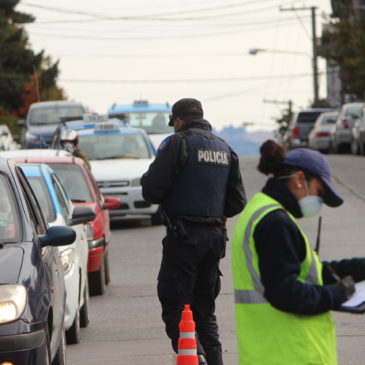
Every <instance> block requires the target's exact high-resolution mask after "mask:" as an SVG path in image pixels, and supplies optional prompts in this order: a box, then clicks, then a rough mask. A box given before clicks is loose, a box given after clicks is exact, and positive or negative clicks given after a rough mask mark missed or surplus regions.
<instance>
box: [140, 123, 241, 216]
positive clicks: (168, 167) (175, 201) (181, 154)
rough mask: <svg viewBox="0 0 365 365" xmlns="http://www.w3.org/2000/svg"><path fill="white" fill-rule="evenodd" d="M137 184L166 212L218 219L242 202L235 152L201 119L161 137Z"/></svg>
mask: <svg viewBox="0 0 365 365" xmlns="http://www.w3.org/2000/svg"><path fill="white" fill-rule="evenodd" d="M141 184H142V194H143V197H144V199H145V200H147V201H148V202H150V203H154V204H161V206H162V208H163V209H164V210H165V212H166V213H167V214H168V216H169V217H179V218H183V219H187V220H193V221H206V220H207V218H220V219H221V218H222V217H223V216H226V217H232V216H234V215H236V214H238V213H240V212H241V211H242V209H243V208H244V206H245V204H246V197H245V191H244V187H243V183H242V178H241V173H240V170H239V161H238V157H237V155H236V154H235V152H234V151H233V150H232V149H231V148H230V147H229V146H228V144H227V143H226V142H224V141H223V140H222V139H221V138H219V137H217V136H215V135H214V134H213V133H212V132H211V125H210V124H209V122H208V121H206V120H204V119H202V120H195V121H191V122H189V123H187V124H186V125H185V126H184V128H183V129H182V130H180V131H179V132H177V133H175V134H174V135H171V136H169V137H168V138H166V139H165V140H164V141H163V142H162V144H161V145H160V147H159V149H158V151H157V156H156V159H155V160H154V162H153V163H152V164H151V165H150V167H149V169H148V171H147V172H146V173H145V174H144V175H143V176H142V179H141Z"/></svg>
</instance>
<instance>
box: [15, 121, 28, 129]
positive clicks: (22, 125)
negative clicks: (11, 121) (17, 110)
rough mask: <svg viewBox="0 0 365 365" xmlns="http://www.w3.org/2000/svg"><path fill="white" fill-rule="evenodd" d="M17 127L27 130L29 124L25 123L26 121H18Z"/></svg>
mask: <svg viewBox="0 0 365 365" xmlns="http://www.w3.org/2000/svg"><path fill="white" fill-rule="evenodd" d="M15 125H16V126H17V127H19V128H26V127H27V124H26V123H25V121H24V120H18V121H17V122H16V124H15Z"/></svg>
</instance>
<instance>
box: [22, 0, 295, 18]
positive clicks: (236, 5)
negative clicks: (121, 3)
mask: <svg viewBox="0 0 365 365" xmlns="http://www.w3.org/2000/svg"><path fill="white" fill-rule="evenodd" d="M264 1H265V0H264ZM266 1H273V0H266ZM274 1H276V0H274ZM298 1H300V0H295V1H294V2H298ZM252 3H255V4H257V1H249V2H246V3H241V4H229V5H225V6H221V7H220V8H221V9H224V8H226V9H228V8H230V7H231V8H232V7H238V6H243V5H248V4H252ZM24 5H25V4H24ZM27 5H29V4H27ZM32 6H34V4H33V5H32ZM37 7H40V8H43V9H48V10H51V9H53V10H55V11H56V9H58V10H60V12H62V13H67V14H75V15H80V14H82V15H89V16H92V17H93V19H65V20H50V21H43V22H37V23H38V24H49V23H52V24H57V23H78V24H80V23H90V22H93V23H95V22H96V21H105V20H107V21H115V20H124V21H152V22H156V21H158V22H161V21H165V22H176V21H183V22H185V21H207V20H210V19H217V18H219V19H221V18H222V17H224V18H226V17H230V16H237V15H240V14H239V13H238V12H237V11H236V12H234V13H228V14H216V15H204V16H201V17H179V18H176V17H175V18H174V17H167V18H166V17H165V16H166V15H170V16H171V15H181V14H184V13H189V12H201V11H207V8H206V9H197V10H190V11H180V12H176V13H163V14H152V15H142V16H133V15H128V16H100V15H98V16H97V14H94V13H90V14H89V13H86V12H82V11H70V10H62V9H59V8H52V7H48V6H41V5H40V6H37ZM274 8H277V5H272V6H267V7H263V8H256V9H251V10H246V11H245V14H253V13H257V12H263V11H265V10H269V9H274ZM216 9H217V8H210V10H211V11H212V10H216ZM95 17H96V18H95Z"/></svg>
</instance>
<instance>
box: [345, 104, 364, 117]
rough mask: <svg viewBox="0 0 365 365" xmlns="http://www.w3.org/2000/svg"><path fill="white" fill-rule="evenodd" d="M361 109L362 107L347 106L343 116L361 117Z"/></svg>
mask: <svg viewBox="0 0 365 365" xmlns="http://www.w3.org/2000/svg"><path fill="white" fill-rule="evenodd" d="M361 109H362V105H354V106H349V107H348V108H346V110H345V115H346V116H356V117H360V115H361Z"/></svg>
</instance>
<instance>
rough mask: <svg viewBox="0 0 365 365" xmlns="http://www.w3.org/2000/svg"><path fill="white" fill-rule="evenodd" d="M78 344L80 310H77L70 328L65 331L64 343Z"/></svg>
mask: <svg viewBox="0 0 365 365" xmlns="http://www.w3.org/2000/svg"><path fill="white" fill-rule="evenodd" d="M79 342H80V308H77V310H76V312H75V317H74V321H73V323H72V326H71V327H70V328H69V329H68V330H67V331H66V343H67V344H75V343H79Z"/></svg>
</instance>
